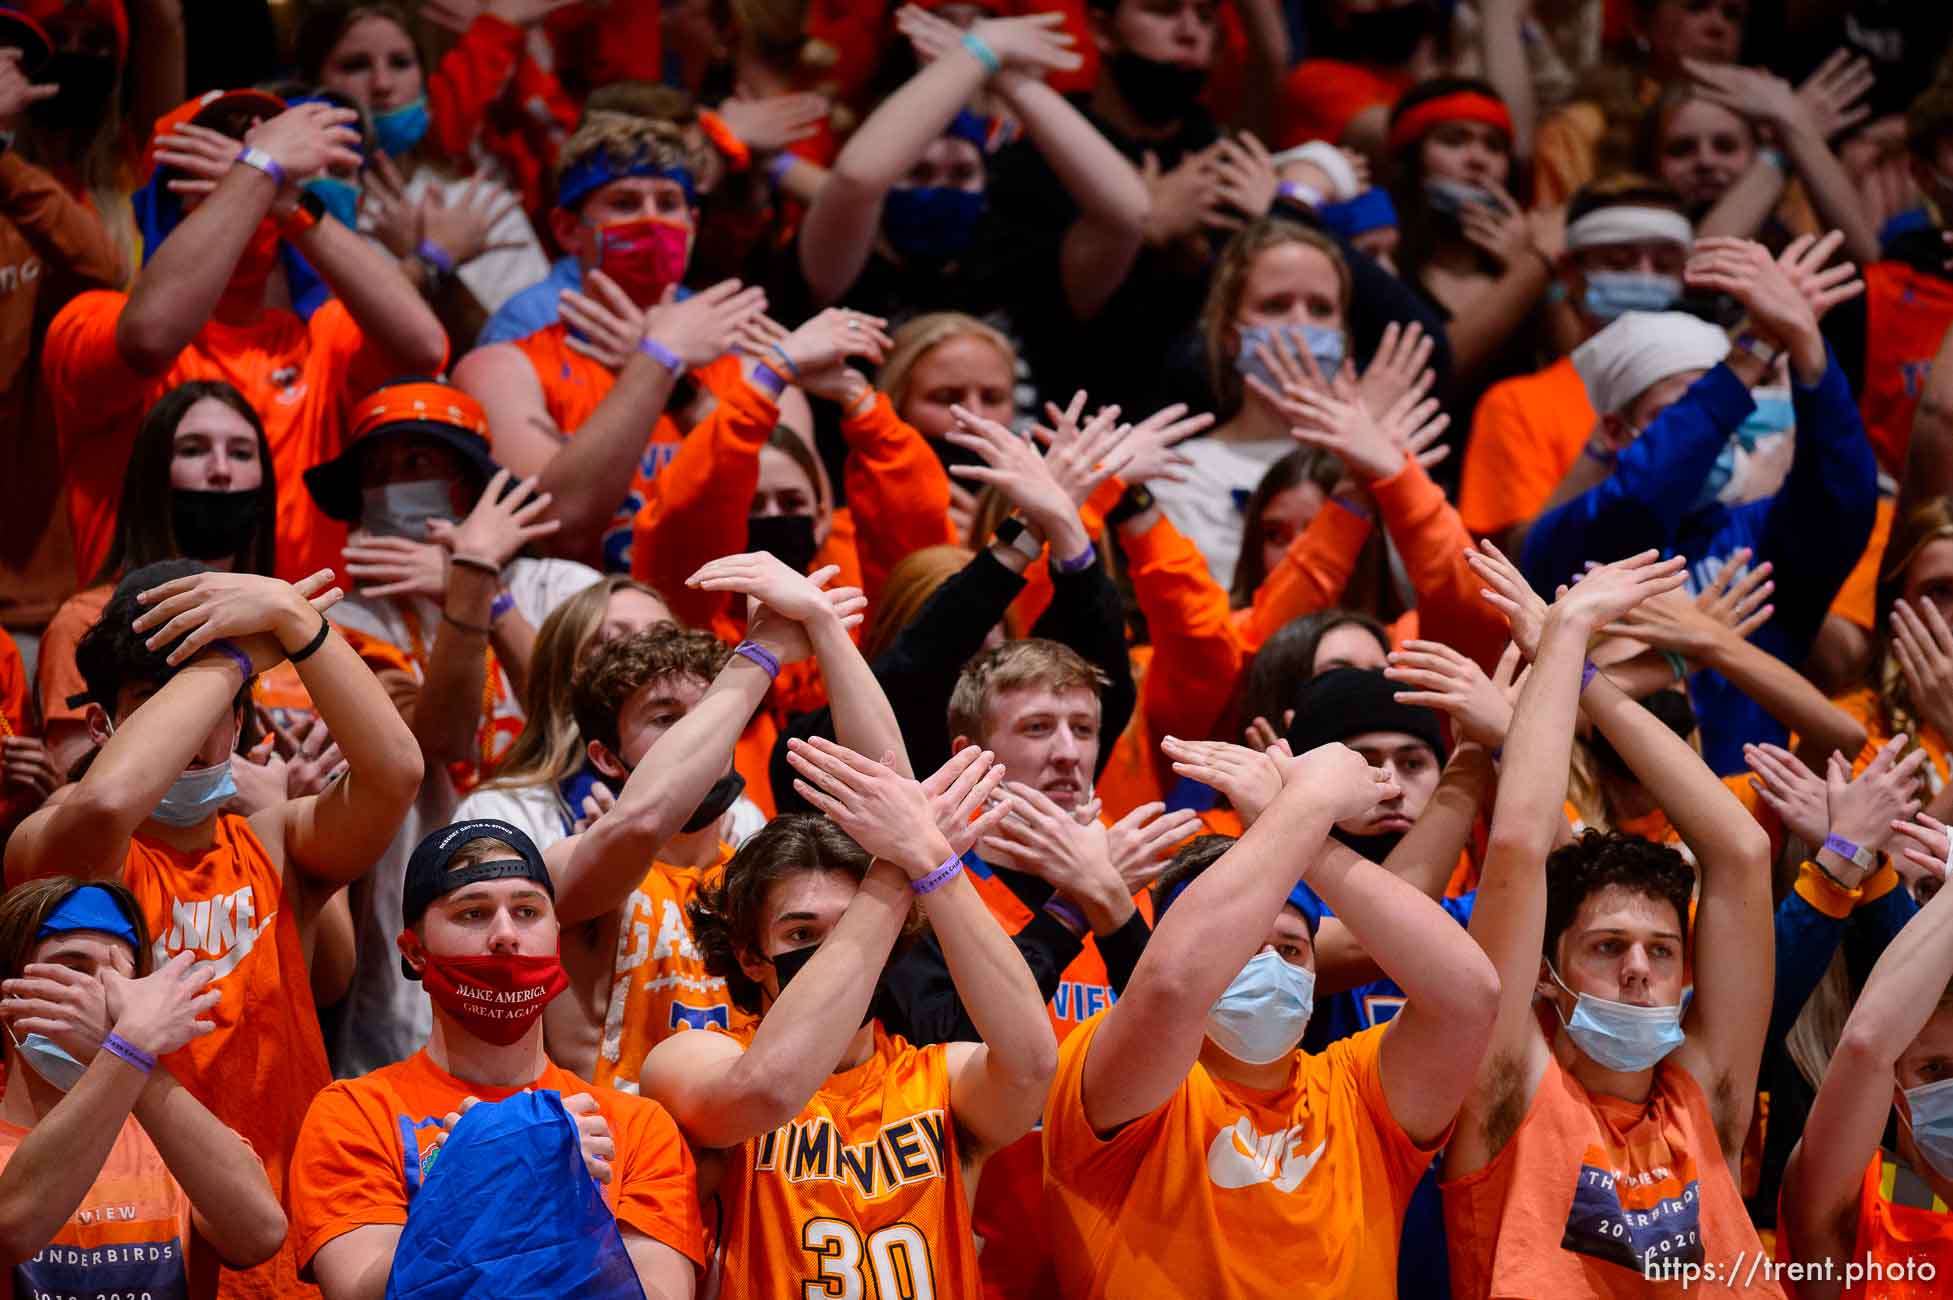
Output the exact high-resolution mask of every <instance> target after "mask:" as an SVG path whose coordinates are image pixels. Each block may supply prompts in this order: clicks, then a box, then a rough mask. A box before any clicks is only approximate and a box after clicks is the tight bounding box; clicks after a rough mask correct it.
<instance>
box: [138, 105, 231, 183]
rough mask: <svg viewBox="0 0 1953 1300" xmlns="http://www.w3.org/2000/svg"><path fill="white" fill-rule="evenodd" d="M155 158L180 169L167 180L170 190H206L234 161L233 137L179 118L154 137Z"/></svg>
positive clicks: (221, 177) (168, 165)
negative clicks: (168, 129) (178, 121)
mask: <svg viewBox="0 0 1953 1300" xmlns="http://www.w3.org/2000/svg"><path fill="white" fill-rule="evenodd" d="M155 158H156V161H157V162H158V163H159V164H161V165H163V166H166V167H168V168H170V169H171V170H172V171H176V172H179V173H181V175H178V176H174V177H172V178H171V179H170V181H169V182H168V184H167V186H166V187H165V188H167V189H168V190H169V191H170V193H172V194H175V195H176V196H178V197H179V198H191V197H195V196H198V195H204V194H208V193H210V192H211V191H212V190H214V189H216V188H217V182H218V181H220V180H222V179H224V177H225V175H227V174H228V173H229V172H230V169H231V168H232V167H233V166H234V165H236V163H237V141H236V140H235V139H233V138H232V137H230V136H227V135H225V134H224V133H223V132H222V131H213V130H212V129H211V128H209V127H207V126H198V125H197V124H196V123H194V122H182V123H179V124H178V125H176V126H174V127H172V128H170V131H169V133H168V134H166V135H160V136H157V137H156V148H155Z"/></svg>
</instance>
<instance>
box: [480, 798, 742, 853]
mask: <svg viewBox="0 0 1953 1300" xmlns="http://www.w3.org/2000/svg"><path fill="white" fill-rule="evenodd" d="M581 815H582V814H581V812H572V811H571V809H570V806H569V805H568V804H566V803H564V802H563V797H562V796H561V795H560V794H558V793H557V792H556V787H555V786H554V785H523V786H509V787H497V788H496V789H493V790H474V791H471V792H469V795H468V797H467V798H466V799H463V800H462V801H461V804H460V806H459V807H457V808H456V809H455V810H454V818H453V820H455V821H458V822H465V821H472V820H474V819H475V818H478V817H493V818H495V819H497V820H499V821H505V822H507V823H508V824H509V825H511V826H514V827H516V828H517V829H518V830H520V831H522V832H523V833H524V834H525V835H527V836H528V837H529V838H530V839H532V840H534V841H535V842H536V847H537V848H539V849H543V850H545V851H546V850H547V849H548V848H549V846H550V845H552V844H554V843H556V841H558V840H560V839H563V838H565V837H567V836H568V835H569V833H570V832H569V828H570V827H571V826H573V825H575V823H576V819H577V817H579V816H581ZM764 825H766V814H765V813H763V812H761V811H760V810H759V805H758V804H756V803H754V802H753V801H752V800H751V799H748V798H747V797H746V796H744V795H741V796H740V797H739V798H738V799H736V800H734V801H733V805H732V807H730V808H728V809H727V810H726V815H725V817H724V818H723V819H721V821H720V825H719V837H720V838H721V839H723V840H725V842H726V843H728V844H730V845H732V846H733V847H734V848H738V847H739V846H740V845H741V844H744V843H745V842H746V841H747V840H748V839H750V838H751V837H752V835H753V833H754V832H755V831H757V830H759V828H760V827H762V826H764Z"/></svg>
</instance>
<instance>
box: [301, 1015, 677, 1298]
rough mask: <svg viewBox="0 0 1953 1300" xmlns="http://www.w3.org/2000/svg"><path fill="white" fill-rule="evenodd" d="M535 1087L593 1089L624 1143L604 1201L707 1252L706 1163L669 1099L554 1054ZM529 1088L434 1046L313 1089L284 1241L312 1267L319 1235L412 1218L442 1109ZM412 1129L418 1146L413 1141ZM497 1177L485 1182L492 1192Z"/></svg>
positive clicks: (616, 1138)
mask: <svg viewBox="0 0 1953 1300" xmlns="http://www.w3.org/2000/svg"><path fill="white" fill-rule="evenodd" d="M528 1086H529V1087H530V1088H546V1089H554V1090H555V1091H557V1092H559V1093H561V1094H562V1095H563V1096H564V1097H574V1096H576V1095H577V1094H578V1093H589V1094H590V1095H591V1096H592V1097H594V1098H596V1101H597V1108H598V1109H599V1110H600V1111H602V1112H603V1116H604V1119H605V1120H607V1121H608V1122H609V1124H610V1136H611V1140H612V1142H614V1143H615V1144H616V1148H617V1154H616V1155H615V1156H614V1157H613V1158H612V1159H611V1162H610V1168H611V1176H610V1181H609V1182H608V1183H605V1184H604V1185H603V1198H604V1204H605V1205H608V1206H609V1207H610V1210H611V1213H613V1214H615V1215H616V1216H617V1221H618V1224H619V1225H620V1226H622V1227H625V1228H633V1229H635V1230H637V1231H638V1232H641V1233H643V1234H644V1235H645V1236H647V1237H650V1238H651V1239H652V1240H654V1241H660V1242H663V1243H664V1244H665V1245H667V1246H669V1247H671V1248H672V1249H673V1250H675V1251H677V1252H678V1253H679V1254H681V1255H683V1256H685V1257H686V1258H687V1259H689V1260H691V1261H692V1262H693V1263H694V1264H703V1263H704V1262H705V1248H704V1238H703V1230H702V1229H701V1227H700V1225H699V1213H698V1168H697V1166H695V1165H694V1164H693V1163H692V1155H691V1151H690V1150H689V1149H688V1148H687V1147H686V1146H685V1139H684V1138H683V1137H681V1136H680V1135H679V1132H678V1126H677V1125H676V1124H674V1123H673V1122H672V1119H671V1116H670V1115H668V1114H666V1113H665V1108H664V1107H662V1106H660V1105H658V1103H656V1102H654V1101H649V1100H646V1099H645V1098H643V1097H627V1096H625V1095H624V1094H623V1093H620V1092H615V1091H613V1090H612V1089H609V1088H593V1087H591V1086H590V1085H589V1084H587V1083H585V1082H584V1081H583V1080H581V1079H579V1078H577V1077H576V1076H575V1075H573V1074H571V1073H570V1072H569V1071H568V1070H564V1069H561V1068H559V1067H557V1066H555V1065H550V1064H545V1065H544V1067H543V1072H542V1073H541V1074H540V1075H538V1076H537V1077H536V1079H535V1081H534V1082H533V1083H531V1084H529V1085H528ZM521 1091H523V1089H521V1088H498V1087H492V1086H489V1085H486V1084H480V1083H467V1082H464V1081H462V1080H460V1079H457V1078H455V1077H454V1076H453V1075H451V1074H449V1073H447V1072H446V1071H445V1070H442V1069H441V1068H440V1067H439V1066H437V1065H435V1064H434V1061H433V1059H432V1058H431V1057H429V1056H428V1054H427V1051H426V1049H425V1048H423V1049H421V1050H420V1051H418V1052H415V1053H414V1054H413V1055H412V1056H410V1057H408V1058H407V1059H406V1060H404V1061H401V1062H399V1063H397V1064H394V1065H389V1066H386V1067H384V1068H382V1069H378V1070H375V1071H373V1072H372V1073H371V1074H368V1075H365V1076H364V1077H362V1078H358V1079H341V1080H339V1081H338V1082H337V1083H334V1084H333V1085H332V1086H331V1087H329V1088H327V1089H325V1091H323V1092H321V1093H320V1094H319V1095H318V1098H317V1099H316V1100H315V1101H313V1103H312V1109H311V1111H310V1112H308V1113H307V1114H306V1116H305V1133H304V1136H303V1137H302V1138H301V1139H300V1141H299V1145H298V1152H297V1154H296V1155H294V1156H293V1157H292V1181H291V1219H292V1228H291V1233H290V1235H289V1236H288V1237H287V1238H286V1248H287V1249H288V1250H291V1251H293V1252H294V1253H295V1254H296V1256H297V1258H298V1260H299V1262H300V1264H301V1265H302V1266H303V1267H304V1268H305V1269H306V1271H307V1274H308V1276H309V1274H310V1271H311V1267H312V1257H313V1256H314V1255H316V1254H318V1253H319V1247H321V1246H323V1245H325V1244H326V1243H327V1242H328V1241H331V1240H332V1239H333V1238H334V1237H338V1236H342V1235H344V1234H345V1233H348V1232H351V1231H352V1230H353V1229H355V1228H360V1227H365V1226H367V1225H368V1224H404V1223H406V1222H407V1201H408V1198H409V1195H410V1193H409V1191H408V1188H409V1185H410V1183H409V1179H410V1178H411V1179H412V1185H414V1186H418V1185H419V1182H420V1179H421V1177H422V1176H423V1174H424V1172H425V1170H426V1169H427V1167H428V1166H429V1165H430V1164H431V1163H432V1162H433V1161H434V1159H435V1154H434V1153H435V1151H436V1147H435V1145H434V1135H435V1134H436V1133H437V1132H438V1131H439V1130H440V1126H441V1117H442V1116H444V1115H446V1114H447V1113H448V1112H449V1111H451V1110H454V1109H455V1108H456V1107H457V1106H458V1105H459V1104H460V1102H461V1100H462V1099H463V1098H464V1097H477V1098H480V1099H481V1100H482V1101H485V1102H494V1101H501V1100H502V1099H503V1098H505V1097H509V1096H512V1095H514V1094H515V1093H518V1092H521ZM408 1134H412V1135H413V1139H414V1149H413V1150H412V1151H411V1152H410V1151H408V1150H407V1146H406V1143H407V1137H406V1135H408ZM493 1194H494V1189H493V1188H486V1187H485V1188H483V1189H482V1195H483V1203H484V1205H488V1204H490V1203H491V1202H492V1199H493Z"/></svg>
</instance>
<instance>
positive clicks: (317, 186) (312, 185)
mask: <svg viewBox="0 0 1953 1300" xmlns="http://www.w3.org/2000/svg"><path fill="white" fill-rule="evenodd" d="M300 188H301V189H303V190H305V191H306V192H307V193H308V194H315V195H317V196H318V199H319V202H321V203H323V204H325V210H326V211H327V212H330V213H331V214H332V215H333V216H334V217H337V218H338V219H339V224H340V225H342V226H344V227H345V228H346V229H348V230H358V229H359V186H357V185H355V184H353V183H352V182H351V181H342V180H340V179H339V178H338V177H337V176H314V177H313V178H312V179H311V180H309V181H307V182H305V184H304V185H302V186H301V187H300Z"/></svg>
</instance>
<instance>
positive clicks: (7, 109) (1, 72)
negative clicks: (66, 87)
mask: <svg viewBox="0 0 1953 1300" xmlns="http://www.w3.org/2000/svg"><path fill="white" fill-rule="evenodd" d="M60 93H61V87H60V86H59V85H56V84H54V83H52V82H50V83H48V84H46V85H39V86H37V85H35V84H34V83H33V82H31V81H29V80H28V79H27V74H26V73H25V72H22V71H21V70H20V51H19V50H17V49H14V48H13V47H12V46H8V47H7V48H6V49H0V124H6V123H11V122H12V121H13V120H14V119H15V118H17V117H19V116H20V115H21V113H22V112H23V111H24V110H25V109H26V108H27V106H28V105H29V104H38V103H39V102H40V101H41V100H43V99H52V98H53V97H54V96H56V95H58V94H60Z"/></svg>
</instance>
